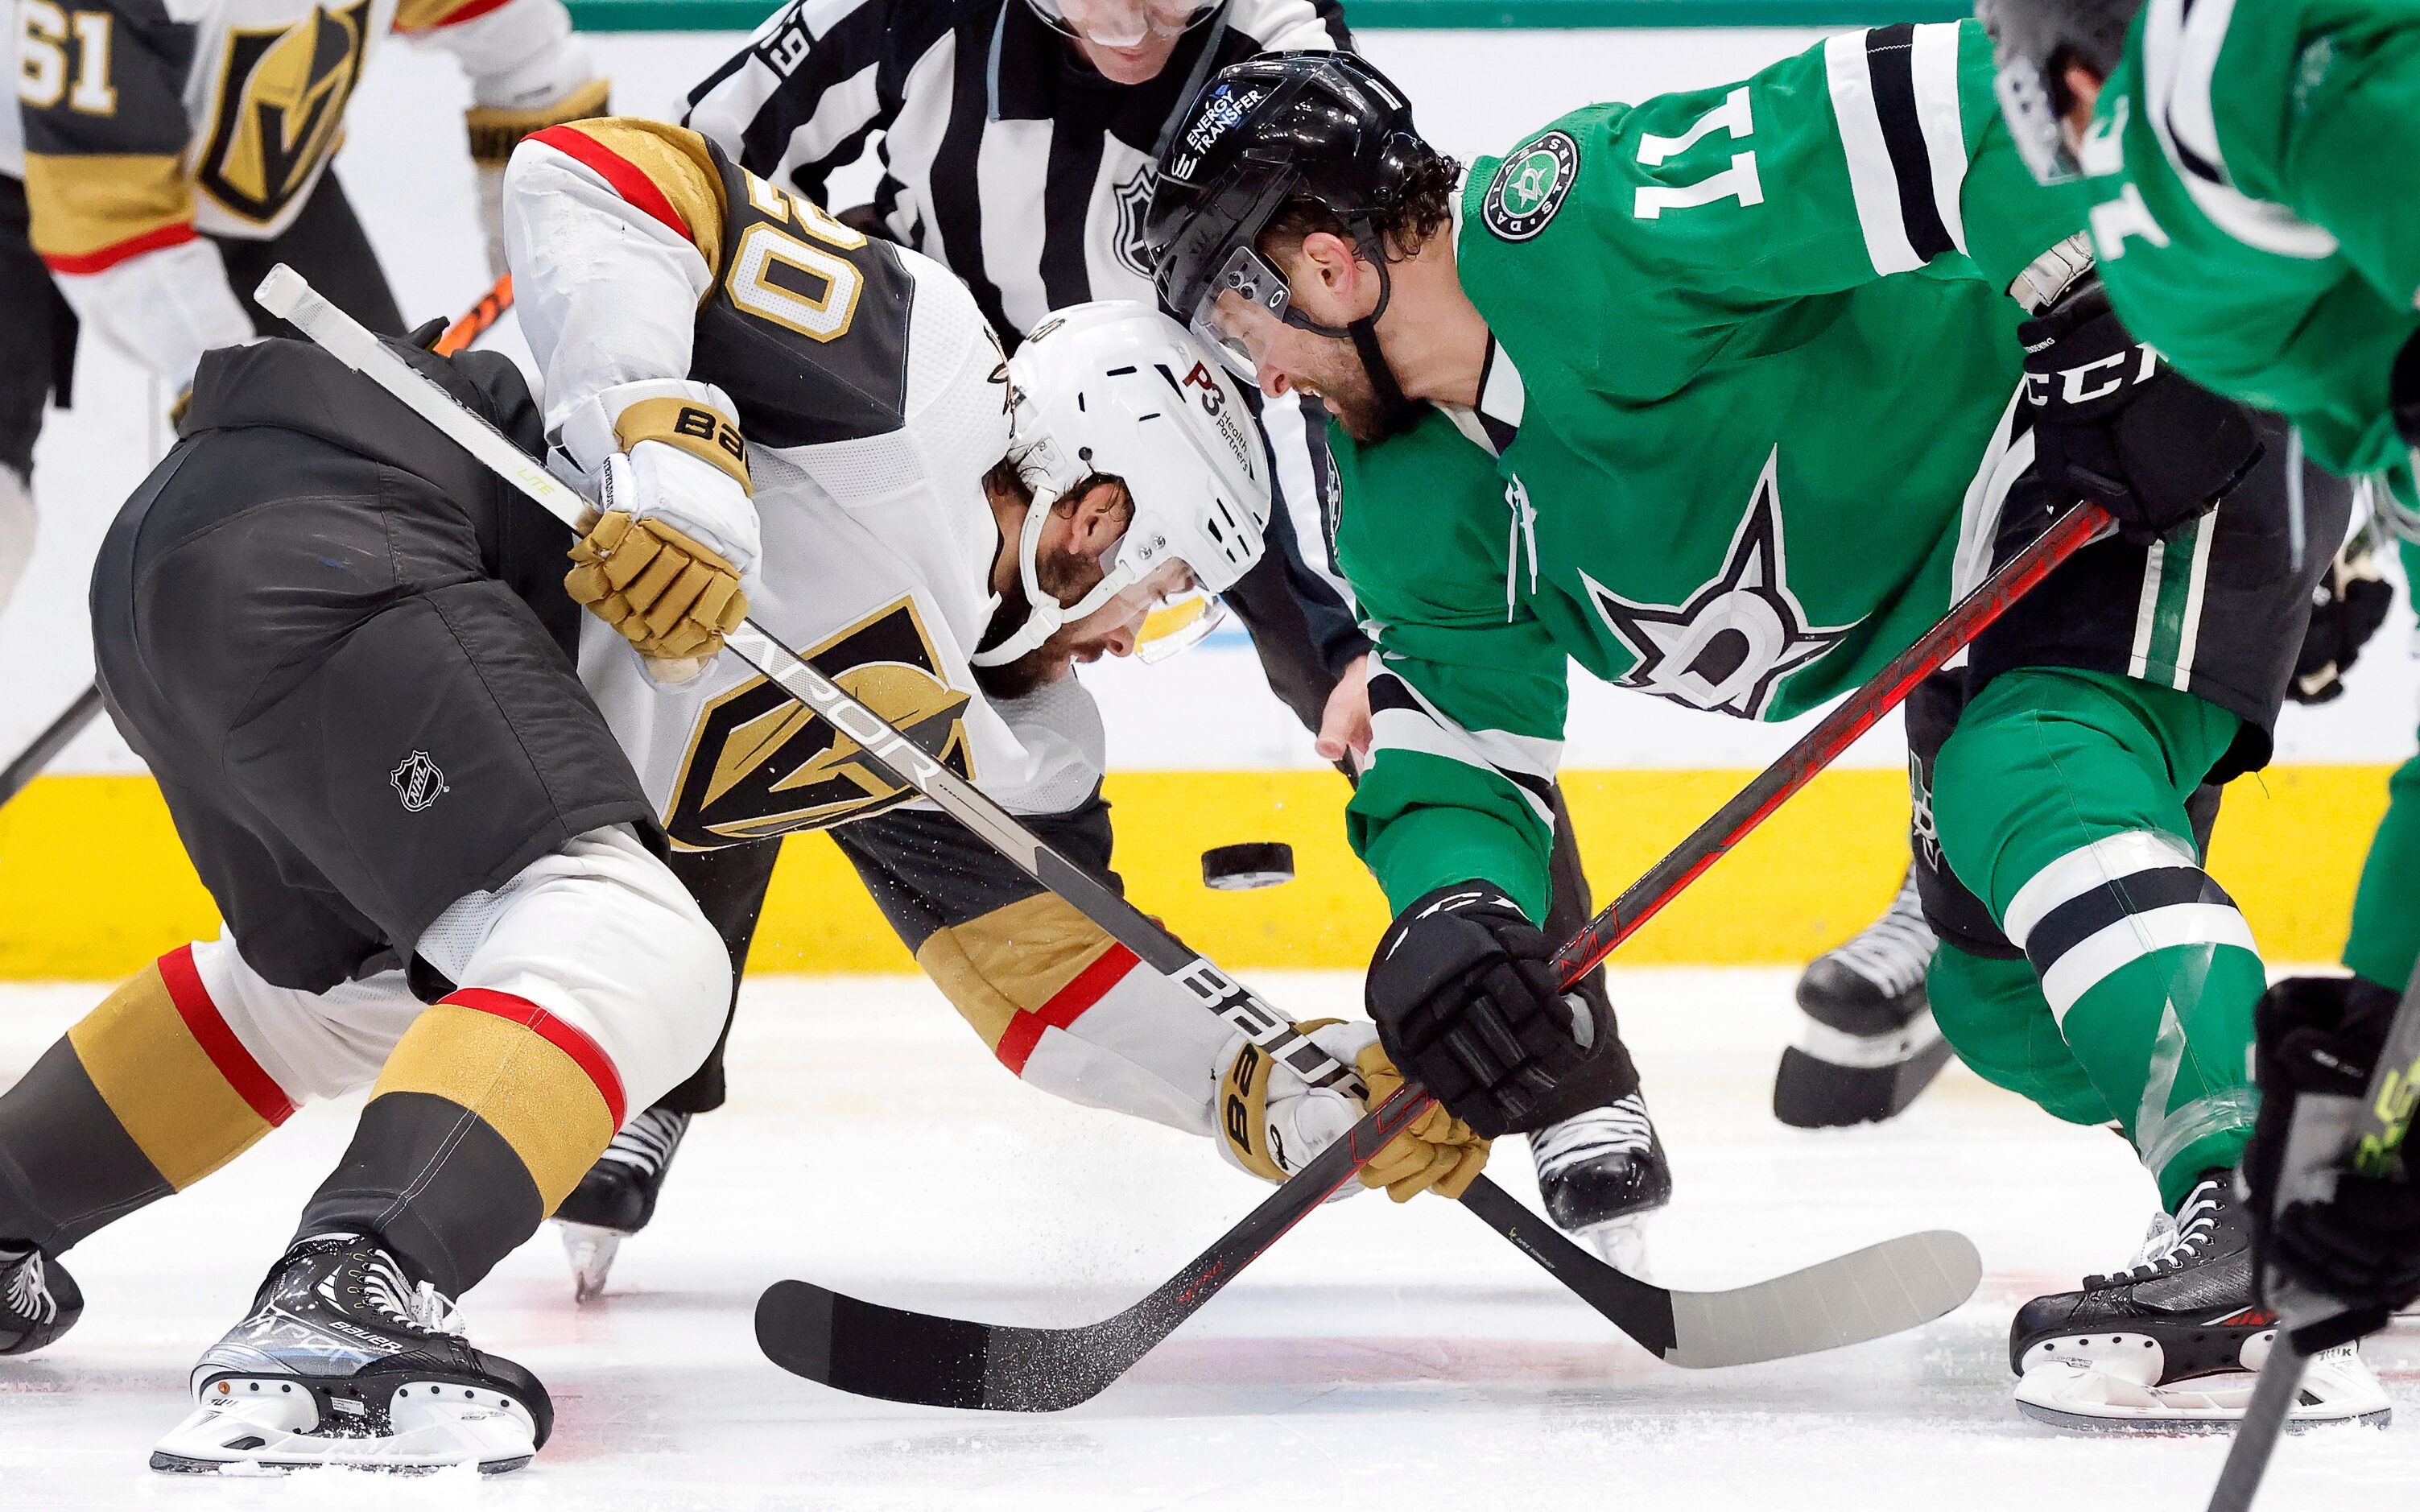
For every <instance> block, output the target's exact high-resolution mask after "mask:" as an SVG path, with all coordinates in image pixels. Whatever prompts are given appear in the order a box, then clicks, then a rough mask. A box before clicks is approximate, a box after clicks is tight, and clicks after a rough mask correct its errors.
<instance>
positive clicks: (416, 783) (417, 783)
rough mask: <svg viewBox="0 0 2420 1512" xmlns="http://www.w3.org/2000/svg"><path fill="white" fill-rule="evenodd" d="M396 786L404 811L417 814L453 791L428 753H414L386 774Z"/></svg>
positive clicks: (396, 794)
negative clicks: (446, 784)
mask: <svg viewBox="0 0 2420 1512" xmlns="http://www.w3.org/2000/svg"><path fill="white" fill-rule="evenodd" d="M386 780H387V781H388V782H390V783H393V784H394V785H395V796H396V797H397V798H399V799H401V800H403V811H404V812H405V813H407V814H417V813H419V812H420V811H421V810H422V809H424V808H427V806H428V805H429V804H431V803H435V802H437V800H438V798H439V796H440V795H441V794H443V793H446V792H449V791H451V790H452V789H450V788H448V787H446V786H445V773H444V772H443V771H442V769H440V768H439V766H438V765H437V763H436V762H434V761H432V760H430V759H429V758H428V753H427V752H426V751H414V752H413V753H411V755H410V756H405V757H404V758H403V759H402V760H401V761H400V762H397V763H396V769H395V770H394V771H393V772H388V773H387V774H386Z"/></svg>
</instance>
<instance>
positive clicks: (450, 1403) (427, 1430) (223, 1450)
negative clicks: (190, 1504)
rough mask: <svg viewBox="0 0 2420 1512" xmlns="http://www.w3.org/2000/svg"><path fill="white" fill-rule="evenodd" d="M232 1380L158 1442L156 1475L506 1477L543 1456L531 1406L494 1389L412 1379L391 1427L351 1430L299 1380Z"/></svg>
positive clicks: (395, 1406)
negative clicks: (461, 1471)
mask: <svg viewBox="0 0 2420 1512" xmlns="http://www.w3.org/2000/svg"><path fill="white" fill-rule="evenodd" d="M223 1384H225V1386H227V1387H228V1388H229V1392H228V1394H227V1395H225V1396H223V1397H219V1398H218V1399H214V1400H209V1401H206V1402H205V1403H204V1404H203V1405H201V1406H199V1407H196V1408H195V1409H194V1411H192V1412H191V1413H189V1414H187V1416H186V1418H185V1420H184V1421H183V1422H181V1423H179V1424H178V1425H177V1426H175V1427H174V1428H171V1429H170V1430H169V1431H168V1433H167V1435H166V1436H165V1437H163V1438H162V1439H161V1441H160V1442H158V1443H157V1444H155V1445H153V1446H152V1450H151V1468H152V1469H153V1470H156V1471H160V1472H163V1473H168V1474H180V1475H282V1474H285V1473H287V1472H289V1471H295V1470H313V1469H326V1468H332V1467H333V1468H340V1469H350V1470H371V1471H380V1472H384V1473H392V1474H405V1475H418V1474H427V1473H431V1472H434V1471H440V1470H449V1469H452V1468H454V1467H455V1466H458V1465H475V1466H477V1467H478V1470H479V1473H481V1474H486V1475H499V1474H503V1473H505V1472H506V1471H513V1470H519V1469H520V1468H521V1467H522V1466H523V1465H526V1464H528V1463H529V1462H530V1458H531V1457H532V1456H534V1455H535V1454H536V1453H537V1443H536V1438H537V1432H536V1426H535V1424H534V1423H533V1422H532V1420H531V1418H530V1415H529V1411H528V1410H527V1409H526V1408H523V1407H521V1406H520V1404H519V1403H508V1402H507V1401H506V1399H505V1398H504V1397H503V1396H502V1395H499V1394H498V1393H496V1392H494V1391H492V1390H489V1391H478V1390H474V1389H472V1388H466V1387H463V1386H460V1385H455V1384H450V1383H440V1382H436V1381H407V1382H405V1383H404V1384H403V1385H401V1386H400V1387H398V1388H397V1389H396V1393H395V1395H394V1397H393V1398H392V1400H391V1403H390V1405H389V1408H388V1423H389V1431H386V1432H374V1431H368V1430H366V1429H355V1428H349V1426H347V1425H346V1424H345V1423H344V1422H343V1421H341V1417H342V1414H341V1413H336V1414H330V1415H329V1416H326V1417H323V1416H322V1414H321V1410H320V1408H319V1405H318V1398H317V1397H316V1396H315V1395H313V1394H312V1393H311V1392H309V1391H306V1390H303V1389H301V1388H299V1387H297V1386H295V1385H294V1384H293V1383H292V1382H290V1381H268V1380H262V1381H251V1380H230V1381H226V1382H224V1383H223ZM254 1389H257V1390H258V1392H259V1395H251V1392H252V1391H253V1390H254ZM213 1390H214V1392H215V1387H214V1388H213ZM239 1394H240V1395H239Z"/></svg>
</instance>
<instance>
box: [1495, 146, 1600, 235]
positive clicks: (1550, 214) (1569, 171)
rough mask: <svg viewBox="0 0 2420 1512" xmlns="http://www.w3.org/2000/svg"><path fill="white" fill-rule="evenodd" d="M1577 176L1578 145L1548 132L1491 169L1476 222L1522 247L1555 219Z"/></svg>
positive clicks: (1578, 167) (1578, 170)
mask: <svg viewBox="0 0 2420 1512" xmlns="http://www.w3.org/2000/svg"><path fill="white" fill-rule="evenodd" d="M1579 176H1580V146H1579V144H1578V143H1577V142H1575V141H1573V140H1572V139H1571V136H1570V133H1568V132H1547V133H1546V134H1545V135H1544V136H1542V137H1539V138H1538V139H1537V140H1536V141H1534V142H1532V143H1530V144H1529V145H1528V146H1527V147H1525V148H1521V149H1520V150H1519V151H1517V152H1515V153H1513V154H1512V156H1511V157H1509V158H1506V159H1505V160H1504V161H1503V162H1502V163H1501V164H1497V169H1496V181H1495V182H1494V183H1492V184H1490V185H1488V186H1487V203H1486V204H1485V205H1484V206H1483V207H1481V210H1480V212H1479V213H1480V219H1481V220H1483V221H1485V222H1486V223H1487V228H1488V229H1489V230H1491V231H1493V232H1495V233H1496V234H1497V236H1499V237H1501V238H1503V239H1504V240H1505V241H1507V242H1527V241H1528V240H1529V239H1530V238H1531V237H1533V236H1536V235H1537V234H1538V233H1539V232H1541V231H1543V230H1544V229H1545V228H1546V223H1547V222H1548V221H1551V220H1553V219H1554V218H1555V211H1557V210H1560V209H1562V206H1563V196H1564V195H1568V194H1570V193H1571V192H1572V184H1573V182H1574V181H1575V180H1576V179H1578V178H1579Z"/></svg>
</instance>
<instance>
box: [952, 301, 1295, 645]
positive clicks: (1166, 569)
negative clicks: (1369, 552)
mask: <svg viewBox="0 0 2420 1512" xmlns="http://www.w3.org/2000/svg"><path fill="white" fill-rule="evenodd" d="M1009 386H1010V391H1011V399H1010V404H1011V413H1010V432H1011V442H1010V445H1011V452H1010V456H1011V458H1012V460H1014V461H1015V462H1016V466H1017V469H1018V471H1019V473H1020V474H1021V475H1023V476H1024V477H1025V479H1026V480H1027V482H1028V484H1029V486H1031V487H1032V490H1033V497H1032V502H1031V503H1030V504H1029V505H1028V506H1027V507H1026V515H1025V522H1024V526H1023V528H1022V529H1021V530H1020V531H1019V533H1018V540H1017V543H1016V550H1017V573H1018V578H1019V580H1020V583H1021V585H1022V588H1023V591H1024V593H1025V596H1026V600H1027V602H1028V606H1029V607H1028V615H1027V618H1026V622H1025V623H1024V625H1022V626H1021V627H1019V628H1018V629H1017V630H1016V631H1015V632H1013V633H1012V634H1011V635H1009V636H1008V637H1007V638H1006V639H1005V640H1003V641H1002V642H1001V644H1000V645H998V646H995V647H989V648H986V649H984V650H981V651H978V652H976V653H975V654H974V655H973V656H972V657H971V658H970V661H972V662H974V664H975V665H977V666H997V665H1001V664H1003V663H1006V662H1014V661H1016V659H1017V658H1018V657H1021V656H1024V655H1026V654H1027V653H1029V652H1031V651H1032V650H1034V649H1036V648H1038V647H1040V646H1041V645H1042V644H1043V643H1044V642H1045V641H1047V640H1048V639H1049V637H1050V635H1051V633H1052V632H1053V631H1057V630H1059V629H1060V628H1061V627H1062V626H1064V625H1067V624H1071V623H1074V622H1076V621H1078V620H1080V619H1082V618H1084V617H1085V616H1089V615H1092V614H1094V613H1096V612H1098V611H1099V610H1101V609H1103V608H1104V607H1106V606H1108V605H1109V603H1110V601H1111V600H1116V599H1119V598H1120V597H1122V596H1125V597H1129V598H1131V599H1133V600H1135V608H1136V609H1137V611H1138V619H1139V622H1140V623H1141V624H1143V625H1146V626H1147V625H1148V623H1149V620H1148V618H1147V617H1146V616H1144V614H1143V612H1144V611H1147V610H1148V609H1150V608H1152V607H1153V606H1156V605H1165V604H1167V603H1168V602H1169V601H1170V600H1171V599H1175V598H1181V597H1182V596H1183V595H1184V594H1185V593H1187V592H1188V591H1198V592H1199V593H1201V594H1202V595H1205V596H1206V595H1211V594H1217V593H1220V592H1223V591H1225V590H1226V589H1228V588H1231V587H1233V585H1235V583H1236V581H1237V580H1238V579H1240V578H1241V577H1242V576H1243V575H1244V573H1245V572H1246V571H1248V570H1249V569H1250V568H1251V567H1252V565H1253V564H1254V563H1256V562H1258V561H1259V560H1260V558H1261V554H1262V552H1263V550H1264V545H1265V533H1266V531H1267V528H1268V520H1269V510H1270V491H1269V482H1268V460H1267V452H1266V446H1265V443H1264V441H1263V440H1262V438H1261V434H1260V428H1259V426H1258V424H1257V423H1256V422H1255V421H1254V420H1253V418H1252V414H1251V411H1250V410H1249V407H1247V406H1246V404H1245V403H1244V399H1243V396H1242V393H1241V392H1240V391H1239V390H1238V389H1237V388H1236V387H1235V385H1234V383H1233V380H1231V379H1229V378H1227V377H1226V376H1225V375H1224V374H1223V373H1222V372H1221V371H1220V370H1219V368H1218V364H1217V363H1216V362H1215V361H1214V360H1212V359H1211V358H1210V357H1209V356H1208V355H1207V354H1206V353H1204V352H1202V351H1200V350H1199V349H1198V348H1197V347H1196V346H1195V345H1194V343H1193V341H1192V339H1191V338H1190V337H1189V336H1187V335H1186V333H1185V331H1184V328H1183V327H1181V326H1179V325H1177V324H1176V322H1175V321H1173V320H1169V319H1168V318H1167V317H1165V316H1163V315H1161V314H1160V313H1159V312H1158V311H1156V310H1154V309H1152V308H1151V307H1150V306H1148V305H1144V304H1133V303H1129V302H1122V301H1097V302H1094V303H1092V304H1078V305H1074V306H1072V307H1070V308H1068V309H1065V310H1062V311H1060V312H1058V313H1057V314H1056V315H1054V316H1053V317H1052V318H1051V319H1049V320H1045V321H1044V322H1043V323H1042V324H1041V325H1040V326H1038V327H1036V328H1035V330H1034V332H1033V334H1032V335H1030V336H1029V337H1027V339H1026V341H1025V344H1024V345H1023V346H1021V347H1019V348H1018V349H1017V351H1016V356H1014V357H1012V358H1010V359H1009ZM1095 477H1102V478H1109V479H1113V480H1115V481H1117V482H1120V483H1122V484H1124V485H1125V490H1126V492H1127V496H1128V498H1129V500H1130V502H1131V504H1132V507H1133V514H1132V516H1131V518H1130V519H1129V521H1128V522H1127V525H1126V529H1125V534H1124V535H1123V536H1122V537H1121V538H1119V540H1118V541H1117V543H1116V545H1115V546H1114V547H1113V548H1111V551H1110V553H1109V559H1108V560H1107V561H1106V562H1105V563H1104V570H1103V574H1102V577H1101V580H1100V582H1099V583H1098V584H1096V585H1094V587H1093V588H1092V589H1091V590H1090V591H1088V592H1087V593H1086V594H1085V595H1084V596H1083V598H1082V599H1081V600H1079V601H1078V602H1076V603H1074V604H1067V605H1063V604H1061V603H1060V602H1059V601H1058V600H1057V599H1056V598H1055V597H1054V596H1053V595H1051V594H1050V593H1048V592H1047V591H1045V589H1044V588H1043V586H1042V583H1041V562H1040V557H1041V541H1042V532H1043V529H1044V526H1045V525H1046V523H1047V521H1048V519H1049V516H1050V514H1051V512H1052V510H1053V509H1054V507H1056V506H1057V505H1058V503H1059V502H1060V500H1062V499H1063V498H1065V497H1066V496H1067V494H1068V493H1069V491H1072V490H1074V489H1076V488H1078V486H1080V485H1082V484H1084V483H1085V482H1086V481H1087V480H1089V479H1092V478H1095ZM1209 608H1210V606H1209V605H1208V604H1207V603H1206V602H1205V603H1204V604H1203V605H1202V610H1203V611H1204V613H1197V614H1194V615H1191V616H1176V617H1175V618H1174V619H1172V620H1171V621H1169V622H1168V628H1169V630H1170V631H1171V633H1173V632H1174V631H1180V630H1182V631H1188V632H1189V638H1188V639H1187V641H1186V644H1190V641H1191V640H1193V639H1199V637H1200V634H1201V633H1202V632H1203V631H1206V630H1207V629H1208V628H1209V621H1208V616H1207V614H1206V611H1208V609H1209ZM1197 626H1198V627H1199V628H1198V629H1196V628H1195V627H1197ZM1146 659H1148V658H1146Z"/></svg>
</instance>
